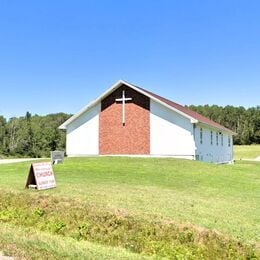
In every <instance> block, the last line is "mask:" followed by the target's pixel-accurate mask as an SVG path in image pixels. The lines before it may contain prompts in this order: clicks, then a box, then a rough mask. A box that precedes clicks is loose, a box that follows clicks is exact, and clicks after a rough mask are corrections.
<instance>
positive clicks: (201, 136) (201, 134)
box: [200, 128, 203, 144]
mask: <svg viewBox="0 0 260 260" xmlns="http://www.w3.org/2000/svg"><path fill="white" fill-rule="evenodd" d="M202 138H203V132H202V128H200V143H201V144H202Z"/></svg>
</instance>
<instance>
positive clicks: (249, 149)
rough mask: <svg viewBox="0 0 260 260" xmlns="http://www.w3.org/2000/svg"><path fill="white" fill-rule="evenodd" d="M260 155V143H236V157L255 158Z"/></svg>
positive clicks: (237, 158)
mask: <svg viewBox="0 0 260 260" xmlns="http://www.w3.org/2000/svg"><path fill="white" fill-rule="evenodd" d="M258 156H260V145H235V146H234V157H235V159H236V160H239V159H255V158H256V157H258Z"/></svg>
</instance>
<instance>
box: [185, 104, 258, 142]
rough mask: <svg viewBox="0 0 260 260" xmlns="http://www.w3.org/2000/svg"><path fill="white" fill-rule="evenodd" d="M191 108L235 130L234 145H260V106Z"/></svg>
mask: <svg viewBox="0 0 260 260" xmlns="http://www.w3.org/2000/svg"><path fill="white" fill-rule="evenodd" d="M189 108H190V109H191V110H193V111H195V112H198V113H200V114H202V115H204V116H206V117H208V118H210V119H211V120H213V121H215V122H217V123H220V124H221V125H223V126H225V127H227V128H229V129H231V130H233V131H234V132H236V133H237V135H235V136H234V144H260V106H257V107H250V108H247V109H246V108H244V107H242V106H240V107H234V106H225V107H222V106H217V105H212V106H209V105H204V106H194V105H191V106H189Z"/></svg>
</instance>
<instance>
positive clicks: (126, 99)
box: [116, 90, 132, 125]
mask: <svg viewBox="0 0 260 260" xmlns="http://www.w3.org/2000/svg"><path fill="white" fill-rule="evenodd" d="M129 100H132V98H126V97H125V91H124V90H123V93H122V98H117V99H116V102H122V124H123V125H125V102H126V101H129Z"/></svg>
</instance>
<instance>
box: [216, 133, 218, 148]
mask: <svg viewBox="0 0 260 260" xmlns="http://www.w3.org/2000/svg"><path fill="white" fill-rule="evenodd" d="M216 145H218V132H217V133H216Z"/></svg>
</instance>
